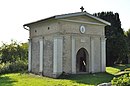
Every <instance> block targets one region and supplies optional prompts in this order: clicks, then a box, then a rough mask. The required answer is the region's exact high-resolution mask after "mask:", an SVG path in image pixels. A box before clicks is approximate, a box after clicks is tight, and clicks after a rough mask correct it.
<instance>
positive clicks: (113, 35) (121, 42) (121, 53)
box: [93, 12, 128, 66]
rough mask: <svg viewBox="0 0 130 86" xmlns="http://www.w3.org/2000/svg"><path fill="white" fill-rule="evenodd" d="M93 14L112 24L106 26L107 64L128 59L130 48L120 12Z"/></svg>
mask: <svg viewBox="0 0 130 86" xmlns="http://www.w3.org/2000/svg"><path fill="white" fill-rule="evenodd" d="M93 15H94V16H96V17H99V18H101V19H103V20H106V21H108V22H110V23H111V26H106V27H105V35H106V38H107V42H106V44H107V49H106V51H107V53H106V58H107V66H110V65H114V64H116V63H122V62H123V61H124V60H126V56H127V53H128V48H127V42H126V37H125V34H124V31H123V29H122V28H121V21H120V18H119V14H118V13H113V12H101V13H95V14H93Z"/></svg>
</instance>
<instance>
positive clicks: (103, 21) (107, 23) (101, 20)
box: [86, 13, 111, 25]
mask: <svg viewBox="0 0 130 86" xmlns="http://www.w3.org/2000/svg"><path fill="white" fill-rule="evenodd" d="M86 15H87V16H89V17H91V18H93V19H96V20H98V21H100V22H102V23H104V24H106V25H111V23H109V22H107V21H105V20H103V19H100V18H98V17H95V16H93V15H91V14H89V13H86Z"/></svg>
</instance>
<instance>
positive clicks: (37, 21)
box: [23, 16, 55, 26]
mask: <svg viewBox="0 0 130 86" xmlns="http://www.w3.org/2000/svg"><path fill="white" fill-rule="evenodd" d="M52 18H55V16H52V17H49V18H45V19H41V20H38V21H34V22H31V23H27V24H24V25H23V26H28V25H30V24H33V23H37V22H41V21H45V20H48V19H52Z"/></svg>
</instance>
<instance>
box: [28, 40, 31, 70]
mask: <svg viewBox="0 0 130 86" xmlns="http://www.w3.org/2000/svg"><path fill="white" fill-rule="evenodd" d="M28 42H29V43H28V44H29V48H28V71H29V72H31V70H32V40H31V39H28Z"/></svg>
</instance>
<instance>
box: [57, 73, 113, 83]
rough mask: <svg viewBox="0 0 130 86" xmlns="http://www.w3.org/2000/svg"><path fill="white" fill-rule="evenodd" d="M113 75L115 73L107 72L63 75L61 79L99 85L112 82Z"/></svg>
mask: <svg viewBox="0 0 130 86" xmlns="http://www.w3.org/2000/svg"><path fill="white" fill-rule="evenodd" d="M113 77H114V75H111V74H109V73H106V72H105V73H95V74H79V75H62V76H60V77H59V79H66V80H72V81H74V82H77V83H79V84H80V83H81V84H87V85H98V84H100V83H106V82H110V81H111V80H112V79H113Z"/></svg>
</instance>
